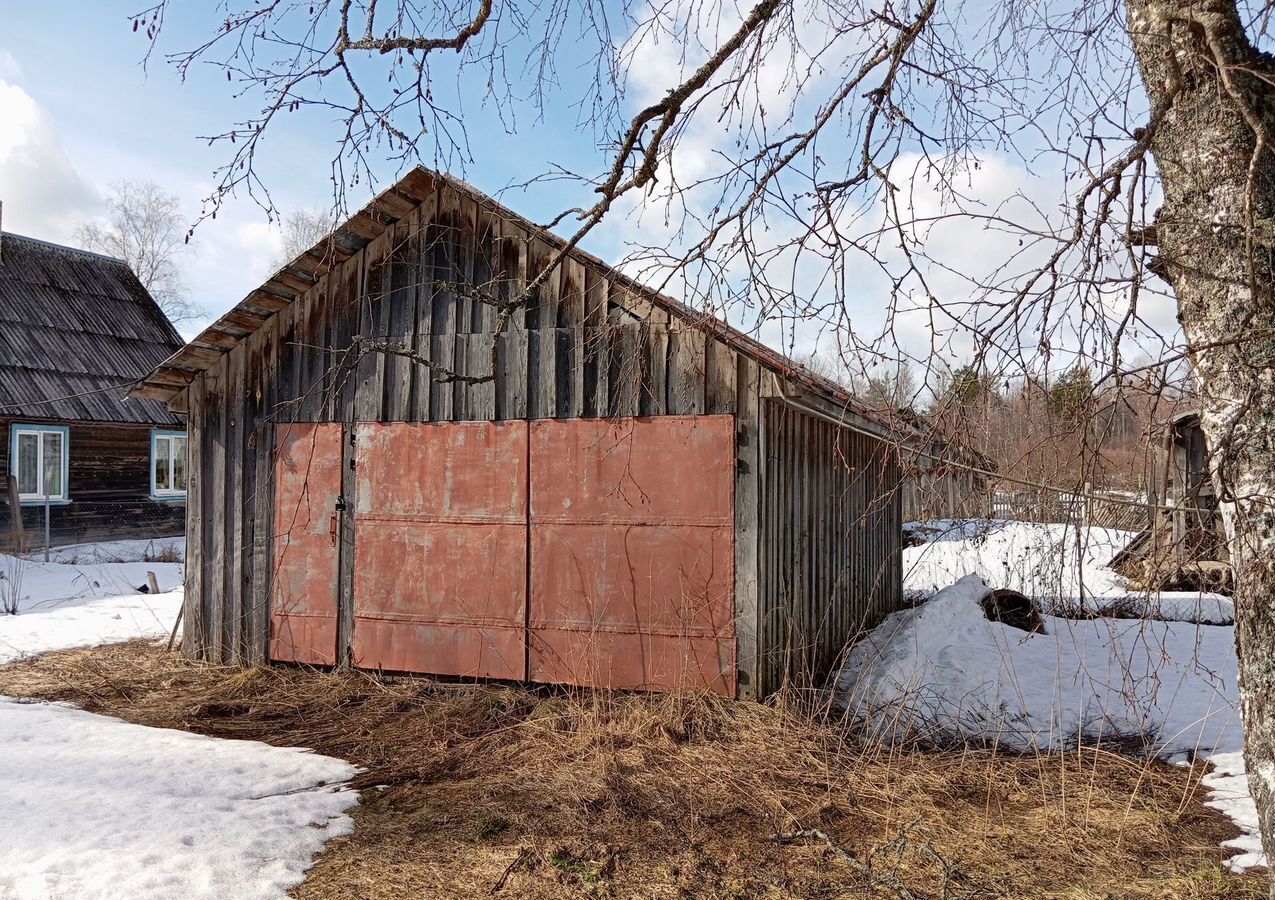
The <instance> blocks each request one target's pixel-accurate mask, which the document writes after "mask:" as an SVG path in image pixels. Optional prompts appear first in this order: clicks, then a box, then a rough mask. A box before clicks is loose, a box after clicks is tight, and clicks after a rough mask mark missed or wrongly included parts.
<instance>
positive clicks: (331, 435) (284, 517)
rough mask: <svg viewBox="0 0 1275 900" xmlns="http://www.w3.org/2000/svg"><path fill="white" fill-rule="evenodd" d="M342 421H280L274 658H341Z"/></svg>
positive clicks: (326, 661) (315, 661)
mask: <svg viewBox="0 0 1275 900" xmlns="http://www.w3.org/2000/svg"><path fill="white" fill-rule="evenodd" d="M340 494H341V426H340V425H332V424H319V425H314V424H303V423H297V424H292V425H287V426H281V427H280V429H279V437H278V440H277V442H276V445H275V538H274V576H273V584H272V590H271V601H270V658H271V659H275V660H282V661H285V662H298V663H308V664H310V665H324V666H330V665H334V664H335V663H336V642H337V540H336V535H337V525H338V522H337V520H336V518H335V517H336V515H337V512H336V504H337V498H338V497H339V496H340Z"/></svg>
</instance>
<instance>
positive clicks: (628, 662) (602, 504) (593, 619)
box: [529, 416, 735, 696]
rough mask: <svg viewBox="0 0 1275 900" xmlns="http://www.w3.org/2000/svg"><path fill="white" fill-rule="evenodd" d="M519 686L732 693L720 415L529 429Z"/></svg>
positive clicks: (730, 430)
mask: <svg viewBox="0 0 1275 900" xmlns="http://www.w3.org/2000/svg"><path fill="white" fill-rule="evenodd" d="M530 442H531V443H530V450H531V453H530V455H531V491H530V495H531V510H530V513H531V518H530V521H531V526H530V527H531V542H530V543H531V566H530V580H531V585H530V603H531V608H530V617H529V622H530V631H531V633H530V641H531V651H530V678H531V680H533V681H541V682H551V683H567V684H577V685H592V686H598V687H618V688H647V689H650V688H656V689H668V688H679V687H691V688H699V687H707V688H709V689H711V690H714V691H717V692H719V693H723V694H727V695H729V696H733V695H734V693H735V611H734V584H735V577H734V559H735V552H734V523H735V518H734V483H735V449H734V418H733V417H732V416H659V417H654V418H649V419H619V420H605V419H561V420H542V421H536V422H533V423H532V424H531V432H530Z"/></svg>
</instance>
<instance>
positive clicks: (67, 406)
mask: <svg viewBox="0 0 1275 900" xmlns="http://www.w3.org/2000/svg"><path fill="white" fill-rule="evenodd" d="M181 346H182V339H181V337H180V336H179V335H178V334H177V332H176V331H175V330H174V329H173V326H172V324H171V323H170V322H169V321H168V319H167V318H165V316H164V313H163V312H162V311H161V310H160V308H159V305H158V304H156V303H155V301H154V299H152V298H151V296H150V294H148V293H147V292H146V288H144V287H142V284H141V282H139V281H138V280H137V276H136V275H134V274H133V271H132V270H131V269H130V268H129V267H128V265H127V264H126V263H125V262H123V261H122V260H119V259H114V258H112V257H109V256H102V255H101V254H98V253H89V252H88V251H85V250H76V249H73V248H71V247H63V246H60V245H58V244H50V243H48V242H46V241H40V240H36V239H35V238H28V237H23V236H21V235H17V234H12V233H9V232H5V233H4V234H3V235H0V418H6V419H35V420H43V419H53V420H58V421H90V422H135V423H142V424H154V425H173V424H180V423H181V419H180V418H178V417H177V416H175V415H174V414H173V413H171V412H170V411H169V410H168V409H167V408H166V407H165V406H164V404H162V403H158V402H156V401H154V400H129V399H126V397H125V395H124V388H125V387H126V386H127V385H128V384H129V383H131V382H133V381H135V380H136V379H138V378H141V377H142V376H143V375H145V374H146V373H147V372H149V371H151V369H153V368H154V367H155V366H156V365H158V364H159V363H160V362H162V361H163V360H164V359H165V358H167V357H168V356H170V355H172V354H173V353H174V352H175V351H177V350H178V349H180V348H181Z"/></svg>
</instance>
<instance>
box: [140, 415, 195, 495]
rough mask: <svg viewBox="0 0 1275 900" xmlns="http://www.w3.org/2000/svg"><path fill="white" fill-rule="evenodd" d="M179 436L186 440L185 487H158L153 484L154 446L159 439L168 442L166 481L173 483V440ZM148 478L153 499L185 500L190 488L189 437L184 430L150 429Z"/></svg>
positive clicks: (157, 443)
mask: <svg viewBox="0 0 1275 900" xmlns="http://www.w3.org/2000/svg"><path fill="white" fill-rule="evenodd" d="M175 438H181V439H182V440H183V441H185V442H186V487H185V488H181V489H178V488H159V487H157V486H156V484H155V462H156V456H155V448H156V447H157V446H158V445H159V442H160V441H167V442H168V483H169V484H172V483H173V475H174V470H175V469H176V466H175V465H174V459H175V457H174V456H173V449H172V446H173V440H174V439H175ZM150 479H151V497H152V498H153V499H155V500H185V499H186V493H187V490H188V489H189V488H190V438H189V437H188V436H187V434H186V432H184V431H158V430H156V431H152V432H151V463H150Z"/></svg>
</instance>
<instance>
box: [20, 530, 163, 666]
mask: <svg viewBox="0 0 1275 900" xmlns="http://www.w3.org/2000/svg"><path fill="white" fill-rule="evenodd" d="M166 540H168V541H171V540H172V539H171V538H170V539H166ZM149 543H150V542H147V541H114V542H111V543H109V544H106V545H103V546H104V547H105V548H106V549H104V550H101V551H99V550H97V549H96V548H94V546H93V545H83V544H82V545H79V547H78V548H75V549H74V551H72V550H71V549H70V548H58V549H57V550H55V551H53V552H52V553H51V555H50V560H51V561H50V562H47V563H46V562H43V561H42V556H43V554H42V553H37V554H35V558H34V559H32V558H23V557H16V556H9V555H5V554H0V606H3V605H4V604H3V602H2V601H4V600H5V599H6V598H12V597H14V596H16V598H17V606H18V614H17V615H2V614H0V663H6V662H13V661H14V660H16V659H21V658H22V657H24V656H30V655H32V654H36V653H47V652H49V651H51V650H65V649H69V648H71V647H92V646H95V645H97V644H108V643H112V642H116V641H127V640H131V639H133V638H139V637H167V636H168V634H169V632H170V631H171V630H172V627H173V622H174V621H175V620H176V618H177V610H178V609H179V608H180V607H181V602H182V595H181V590H180V588H181V584H182V573H183V570H184V568H185V567H184V566H183V565H182V564H181V563H172V562H144V561H141V560H142V558H143V556H144V555H146V552H145V548H146V547H147V546H149ZM119 545H135V546H133V547H131V548H129V547H121V546H119ZM156 545H158V542H156ZM53 554H59V555H60V558H62V559H81V560H86V561H85V562H82V563H69V562H54V561H52V559H53ZM119 557H132V558H133V559H135V560H137V561H128V562H96V561H88V560H95V559H106V558H119ZM147 572H154V573H155V577H156V580H157V581H158V582H159V588H160V591H161V593H158V594H151V593H144V592H142V591H141V588H143V587H147V579H146V573H147Z"/></svg>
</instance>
